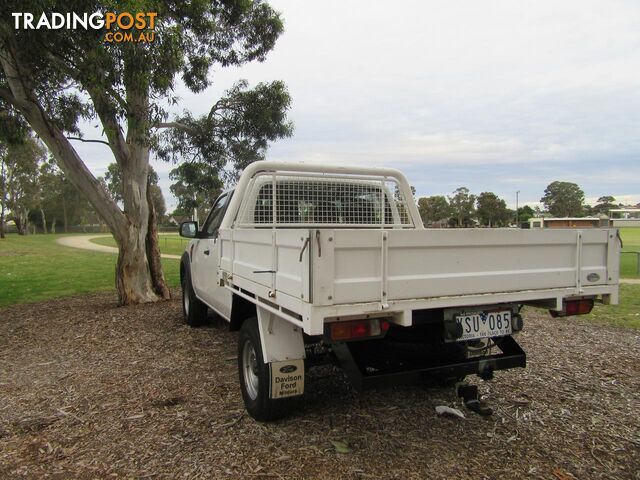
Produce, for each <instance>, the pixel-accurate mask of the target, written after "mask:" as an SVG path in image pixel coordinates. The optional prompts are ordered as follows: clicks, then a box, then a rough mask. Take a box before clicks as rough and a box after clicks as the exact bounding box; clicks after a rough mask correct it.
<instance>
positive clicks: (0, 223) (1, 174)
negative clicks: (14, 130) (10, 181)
mask: <svg viewBox="0 0 640 480" xmlns="http://www.w3.org/2000/svg"><path fill="white" fill-rule="evenodd" d="M0 178H1V179H2V191H0V195H1V196H0V238H4V204H5V201H6V199H7V179H6V173H5V166H4V158H2V159H1V160H0Z"/></svg>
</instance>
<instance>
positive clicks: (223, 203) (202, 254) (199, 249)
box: [191, 192, 233, 319]
mask: <svg viewBox="0 0 640 480" xmlns="http://www.w3.org/2000/svg"><path fill="white" fill-rule="evenodd" d="M232 194H233V192H227V193H223V194H222V195H220V197H218V199H217V200H216V202H215V203H214V205H213V208H212V209H211V212H210V213H209V216H208V217H207V220H206V221H205V223H204V225H203V227H202V230H201V231H200V233H199V240H198V242H197V244H196V245H195V247H194V249H193V253H192V263H191V269H192V274H193V276H194V280H195V281H194V289H195V292H196V295H197V296H198V298H200V299H201V300H202V301H203V302H205V303H206V304H207V305H209V307H211V308H212V309H213V310H214V311H216V313H218V314H219V315H221V316H223V317H224V318H226V319H229V317H230V315H231V301H232V297H233V294H232V293H231V291H229V290H228V289H226V288H225V287H221V286H220V285H219V284H218V260H219V259H218V255H219V248H218V230H219V228H220V224H221V223H222V219H223V218H224V214H225V213H226V211H227V207H228V206H229V201H230V200H231V196H232Z"/></svg>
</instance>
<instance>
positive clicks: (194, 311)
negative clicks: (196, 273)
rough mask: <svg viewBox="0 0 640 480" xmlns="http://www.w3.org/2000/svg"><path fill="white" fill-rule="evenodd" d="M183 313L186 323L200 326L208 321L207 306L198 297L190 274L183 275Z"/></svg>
mask: <svg viewBox="0 0 640 480" xmlns="http://www.w3.org/2000/svg"><path fill="white" fill-rule="evenodd" d="M182 314H183V316H184V321H185V323H186V324H187V325H190V326H192V327H199V326H201V325H204V324H205V323H206V321H207V306H206V305H205V304H204V303H202V302H201V301H200V300H199V299H198V298H197V297H196V294H195V293H194V291H193V286H192V285H191V278H190V277H189V275H188V274H185V275H184V276H183V277H182Z"/></svg>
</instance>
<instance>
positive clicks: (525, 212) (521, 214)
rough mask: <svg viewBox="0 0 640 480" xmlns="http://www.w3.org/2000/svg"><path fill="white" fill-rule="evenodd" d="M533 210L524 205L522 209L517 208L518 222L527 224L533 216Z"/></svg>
mask: <svg viewBox="0 0 640 480" xmlns="http://www.w3.org/2000/svg"><path fill="white" fill-rule="evenodd" d="M535 213H536V212H535V210H534V209H533V208H531V207H530V206H529V205H525V206H524V207H519V208H518V222H520V223H523V222H528V221H529V219H530V218H532V217H533V216H534V215H535Z"/></svg>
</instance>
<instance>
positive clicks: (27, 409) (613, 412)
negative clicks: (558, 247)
mask: <svg viewBox="0 0 640 480" xmlns="http://www.w3.org/2000/svg"><path fill="white" fill-rule="evenodd" d="M178 293H179V292H174V294H176V296H177V294H178ZM114 305H115V298H114V296H113V295H112V294H99V295H87V296H81V297H75V298H72V299H64V300H56V301H49V302H42V303H37V304H32V305H22V306H15V307H11V308H6V309H3V310H0V478H22V477H26V478H44V477H48V478H106V477H110V478H117V477H126V478H133V477H135V478H146V477H149V478H290V479H301V478H303V479H305V478H309V479H315V478H318V479H329V478H345V479H365V478H371V479H384V478H389V479H390V478H398V479H412V478H498V477H500V478H544V479H549V478H551V479H560V480H565V479H573V478H578V479H589V478H616V479H618V478H635V479H638V478H640V473H639V472H640V419H639V417H638V411H639V409H640V332H638V331H635V330H625V329H619V328H611V327H605V326H600V325H593V324H587V323H585V322H583V321H581V320H578V319H557V320H554V319H551V318H549V317H548V316H547V315H546V314H543V313H537V312H533V313H529V314H528V318H526V322H525V331H524V332H523V333H521V334H520V335H519V341H520V343H521V344H522V345H523V347H524V348H525V350H526V351H527V352H528V355H529V357H528V361H529V365H528V367H527V368H526V369H524V370H522V369H517V370H511V371H508V372H503V373H500V372H499V373H497V374H496V378H495V379H494V380H493V381H491V382H482V381H480V380H477V379H476V380H473V382H474V383H477V384H478V385H479V386H480V390H481V392H482V393H483V394H484V395H486V397H487V398H488V400H489V401H490V403H491V404H492V406H493V407H494V410H495V413H494V415H493V416H492V417H489V418H482V417H480V416H477V415H475V414H472V413H466V412H465V413H466V414H467V418H466V419H460V418H449V417H441V416H438V415H437V414H436V413H435V407H436V406H438V405H448V406H452V407H456V408H460V409H462V410H463V411H464V409H463V408H462V406H461V405H460V402H459V401H458V399H457V398H456V397H455V395H454V393H453V390H452V389H444V388H427V387H424V386H415V387H403V388H395V389H388V390H380V391H372V392H366V393H362V394H357V393H355V392H354V391H353V390H352V389H351V388H350V387H349V385H348V384H347V383H346V381H345V380H344V379H343V377H342V376H341V374H340V372H338V371H336V370H332V369H331V368H322V369H319V370H317V371H315V372H314V371H313V370H312V371H311V372H310V373H309V375H308V377H307V378H308V381H307V393H306V397H305V399H304V401H303V402H301V404H300V408H299V409H298V410H297V411H296V412H295V413H294V414H293V415H292V416H291V417H290V418H288V419H285V420H282V421H279V422H275V423H271V424H260V423H257V422H255V421H254V420H252V419H251V418H250V417H249V416H248V415H247V414H246V413H245V411H244V408H243V404H242V400H241V397H240V392H239V388H238V382H237V368H236V338H237V335H236V333H229V332H226V331H224V330H223V329H221V328H220V327H216V326H209V327H204V328H200V329H191V328H189V327H187V326H185V325H183V324H182V321H181V311H180V303H179V302H178V301H177V300H176V301H171V302H164V303H158V304H155V305H145V306H136V307H126V308H117V307H115V306H114ZM332 441H333V442H343V443H342V444H338V445H340V446H341V447H344V446H347V449H348V450H349V453H338V452H337V451H336V448H335V446H334V444H333V443H332Z"/></svg>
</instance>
